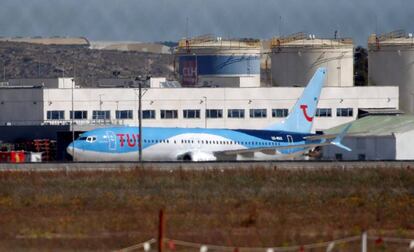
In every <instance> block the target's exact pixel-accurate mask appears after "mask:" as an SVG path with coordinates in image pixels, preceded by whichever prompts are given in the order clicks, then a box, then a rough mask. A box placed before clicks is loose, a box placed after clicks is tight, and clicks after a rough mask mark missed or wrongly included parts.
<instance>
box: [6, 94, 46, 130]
mask: <svg viewBox="0 0 414 252" xmlns="http://www.w3.org/2000/svg"><path fill="white" fill-rule="evenodd" d="M43 92H44V90H43V89H41V88H28V89H23V88H7V89H1V90H0V125H6V124H8V123H9V122H12V124H13V125H21V124H23V125H25V124H31V125H33V124H41V123H42V122H43V121H44V119H45V118H46V117H44V114H43V111H44V99H43Z"/></svg>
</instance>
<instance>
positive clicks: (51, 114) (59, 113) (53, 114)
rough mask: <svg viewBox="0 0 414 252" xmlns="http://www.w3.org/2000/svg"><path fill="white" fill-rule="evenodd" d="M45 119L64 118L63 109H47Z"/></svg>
mask: <svg viewBox="0 0 414 252" xmlns="http://www.w3.org/2000/svg"><path fill="white" fill-rule="evenodd" d="M47 119H48V120H64V119H65V111H63V110H50V111H47Z"/></svg>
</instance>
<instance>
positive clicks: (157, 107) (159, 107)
mask: <svg viewBox="0 0 414 252" xmlns="http://www.w3.org/2000/svg"><path fill="white" fill-rule="evenodd" d="M36 83H37V82H36ZM153 83H158V85H160V83H161V82H159V81H158V82H156V81H155V82H153ZM155 86H156V84H153V85H152V87H151V88H146V89H144V90H143V94H144V95H143V97H142V106H143V108H142V109H143V125H144V126H160V127H208V128H250V129H253V128H264V127H266V126H268V125H269V124H271V123H274V122H275V121H281V120H283V118H284V117H285V116H287V114H288V113H289V109H290V108H292V107H293V105H294V103H295V102H296V100H297V99H298V98H299V96H300V95H301V94H302V91H303V88H301V87H254V88H253V87H252V88H160V87H155ZM72 92H73V108H74V109H73V110H74V111H75V117H74V123H75V124H76V125H77V126H78V127H79V126H80V125H93V127H95V126H96V125H99V124H119V125H121V124H122V125H124V124H126V125H137V123H138V116H137V115H138V96H137V89H136V88H77V87H76V86H75V88H73V89H72V88H67V87H66V86H64V87H63V88H46V87H41V86H39V87H27V86H22V87H10V86H8V87H3V88H2V89H1V91H0V124H1V125H52V124H53V125H59V124H70V123H71V116H70V112H71V110H72ZM398 104H399V97H398V87H373V86H367V87H325V88H323V90H322V94H321V98H320V102H319V106H318V107H319V109H318V112H317V115H316V116H317V118H316V119H315V123H314V130H324V129H328V128H331V127H334V126H337V125H339V124H343V123H346V122H350V121H352V120H355V119H356V118H357V117H358V113H359V111H360V110H367V109H368V110H369V109H398V108H399V105H398Z"/></svg>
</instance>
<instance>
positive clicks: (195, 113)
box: [183, 109, 200, 119]
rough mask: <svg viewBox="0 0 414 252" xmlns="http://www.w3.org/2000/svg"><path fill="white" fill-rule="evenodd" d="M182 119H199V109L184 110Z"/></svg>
mask: <svg viewBox="0 0 414 252" xmlns="http://www.w3.org/2000/svg"><path fill="white" fill-rule="evenodd" d="M183 117H184V118H186V119H193V118H200V110H199V109H184V110H183Z"/></svg>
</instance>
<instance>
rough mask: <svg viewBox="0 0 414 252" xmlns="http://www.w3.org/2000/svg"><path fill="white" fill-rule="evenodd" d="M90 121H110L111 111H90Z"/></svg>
mask: <svg viewBox="0 0 414 252" xmlns="http://www.w3.org/2000/svg"><path fill="white" fill-rule="evenodd" d="M92 119H94V120H96V119H98V120H99V119H105V120H109V119H111V111H109V110H94V111H92Z"/></svg>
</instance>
